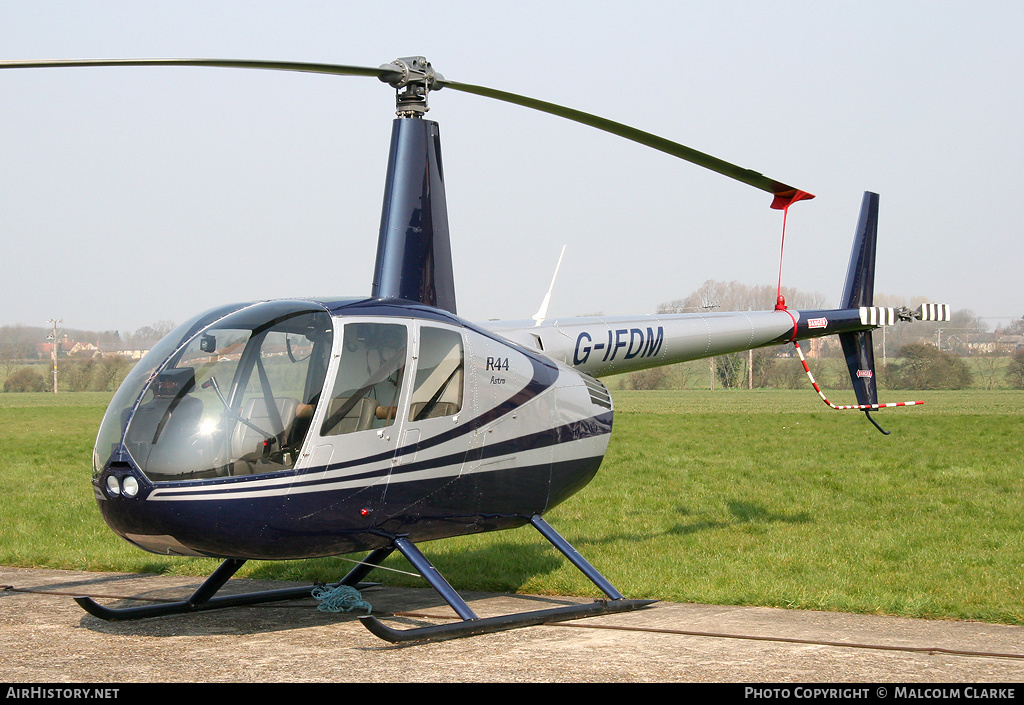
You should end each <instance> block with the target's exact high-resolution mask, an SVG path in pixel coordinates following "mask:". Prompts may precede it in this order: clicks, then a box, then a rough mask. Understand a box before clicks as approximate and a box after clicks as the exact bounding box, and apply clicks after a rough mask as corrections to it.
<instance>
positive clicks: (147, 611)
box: [75, 547, 394, 622]
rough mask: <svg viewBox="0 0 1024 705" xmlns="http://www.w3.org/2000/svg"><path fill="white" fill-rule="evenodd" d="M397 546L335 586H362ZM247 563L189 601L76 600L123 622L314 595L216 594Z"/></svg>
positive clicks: (222, 569) (306, 591)
mask: <svg viewBox="0 0 1024 705" xmlns="http://www.w3.org/2000/svg"><path fill="white" fill-rule="evenodd" d="M393 550H394V549H393V548H391V547H388V548H381V549H378V550H376V551H374V552H373V553H371V554H370V555H369V556H367V557H366V559H365V560H364V561H363V563H361V564H359V565H358V566H356V567H355V568H353V569H352V570H351V571H349V574H348V575H346V576H345V577H344V578H342V579H341V580H340V581H339V582H337V583H334V585H333V586H332V587H337V586H340V585H350V586H353V587H358V586H359V585H360V581H361V580H362V579H363V578H364V577H366V574H367V573H369V572H370V571H371V570H373V569H374V568H376V567H377V565H378V564H379V563H380V562H381V561H383V560H384V559H385V558H387V557H388V556H389V555H390V554H391V552H392V551H393ZM244 564H245V560H243V559H240V558H229V559H227V560H225V561H224V562H223V563H221V564H220V566H219V567H218V568H217V570H215V571H214V572H213V574H212V575H210V577H209V578H207V579H206V581H205V582H204V583H203V584H202V585H200V586H199V588H198V589H196V591H195V592H194V593H192V595H191V596H190V597H189V598H188V599H187V600H182V601H180V602H167V603H164V604H159V605H146V606H144V607H120V608H114V607H104V606H103V605H101V604H99V603H97V602H96V601H95V600H93V599H92V598H91V597H76V598H75V602H77V603H78V604H79V606H80V607H81V608H82V609H84V610H85V611H86V612H88V613H89V614H91V615H92V616H94V617H99V618H100V619H103V620H106V621H108V622H120V621H127V620H132V619H148V618H150V617H164V616H167V615H174V614H188V613H190V612H199V611H203V610H216V609H224V608H225V607H241V606H242V605H255V604H261V603H264V602H281V601H284V600H298V599H301V598H303V597H310V596H311V592H312V589H311V588H310V586H308V585H307V586H303V587H294V588H284V589H281V590H264V591H260V592H248V593H243V594H240V595H221V596H220V597H215V595H216V593H217V591H218V590H220V589H221V588H222V587H224V584H225V583H226V582H227V581H228V580H229V579H230V578H231V576H233V575H234V574H235V573H236V572H238V569H239V568H241V567H242V566H243V565H244Z"/></svg>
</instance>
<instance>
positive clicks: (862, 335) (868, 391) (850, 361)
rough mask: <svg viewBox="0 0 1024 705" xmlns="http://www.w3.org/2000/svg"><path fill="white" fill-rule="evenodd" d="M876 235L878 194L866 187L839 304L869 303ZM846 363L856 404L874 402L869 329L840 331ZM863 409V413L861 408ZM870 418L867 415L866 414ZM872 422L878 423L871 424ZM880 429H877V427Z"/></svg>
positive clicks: (872, 290) (872, 291)
mask: <svg viewBox="0 0 1024 705" xmlns="http://www.w3.org/2000/svg"><path fill="white" fill-rule="evenodd" d="M877 236H878V194H877V193H871V192H870V191H866V192H865V193H864V199H863V200H862V201H861V207H860V218H859V219H858V221H857V232H856V234H855V236H854V239H853V251H852V252H851V253H850V268H849V270H848V271H847V273H846V284H845V285H844V286H843V297H842V302H841V303H840V308H844V309H851V308H860V307H862V306H872V305H873V303H874V298H875V241H876V239H877ZM839 342H840V343H841V344H842V346H843V355H844V356H845V357H846V366H847V368H848V369H849V370H850V380H851V382H852V383H853V390H854V392H855V393H856V394H857V404H858V405H861V406H873V405H877V404H878V387H877V384H876V382H875V352H874V348H873V346H872V342H871V331H858V332H856V333H840V334H839ZM864 413H867V411H865V412H864ZM868 418H869V419H870V418H871V417H870V416H868ZM875 425H876V426H877V425H878V424H875ZM879 430H881V429H879Z"/></svg>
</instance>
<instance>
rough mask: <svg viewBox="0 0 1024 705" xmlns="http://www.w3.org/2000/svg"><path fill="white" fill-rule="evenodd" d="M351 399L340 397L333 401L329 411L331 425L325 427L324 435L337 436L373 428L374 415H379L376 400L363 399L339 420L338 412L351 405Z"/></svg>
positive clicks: (328, 418) (328, 416)
mask: <svg viewBox="0 0 1024 705" xmlns="http://www.w3.org/2000/svg"><path fill="white" fill-rule="evenodd" d="M350 398H351V397H338V398H336V399H332V400H331V405H330V407H328V409H327V422H328V423H329V424H330V425H329V426H325V427H324V429H323V434H322V435H324V436H337V435H340V434H342V433H352V432H353V431H365V430H366V429H368V428H372V427H373V419H374V415H375V414H376V413H377V401H376V400H374V399H367V398H366V397H363V398H362V399H360V400H359V401H358V402H356V403H355V405H353V406H352V408H351V409H349V410H348V411H347V412H346V413H345V415H344V416H342V417H341V418H337V414H338V412H339V411H341V410H342V409H343V408H344V407H345V406H347V405H348V404H349V399H350Z"/></svg>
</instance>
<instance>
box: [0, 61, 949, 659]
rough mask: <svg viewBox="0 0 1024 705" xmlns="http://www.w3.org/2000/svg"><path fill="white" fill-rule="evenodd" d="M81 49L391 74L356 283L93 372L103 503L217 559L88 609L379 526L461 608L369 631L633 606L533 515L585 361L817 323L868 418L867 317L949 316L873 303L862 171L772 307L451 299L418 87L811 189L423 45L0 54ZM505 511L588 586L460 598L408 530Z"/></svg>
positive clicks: (207, 591)
mask: <svg viewBox="0 0 1024 705" xmlns="http://www.w3.org/2000/svg"><path fill="white" fill-rule="evenodd" d="M92 66H203V67H222V68H240V69H265V70H278V71H302V72H314V73H326V74H335V75H342V76H362V77H371V78H377V79H379V80H381V81H382V82H385V83H388V84H390V85H391V86H393V87H394V88H395V89H396V101H397V117H396V118H395V119H394V122H393V128H392V136H391V147H390V156H389V162H388V170H387V180H386V184H385V189H384V203H383V212H382V217H381V224H380V232H379V239H378V245H377V256H376V265H375V269H374V277H373V285H372V290H371V291H370V293H369V295H364V296H358V297H353V298H336V299H317V300H313V299H305V298H302V299H289V300H266V301H251V302H243V303H233V304H229V305H226V306H220V307H218V308H213V309H211V310H209V311H206V312H204V313H201V314H199V315H197V316H195V317H194V318H192V319H191V320H188V321H186V322H185V323H183V324H181V325H180V326H179V327H178V328H176V329H175V330H174V331H172V332H171V333H169V334H168V335H167V336H166V337H165V338H164V339H163V340H161V341H160V342H159V343H158V344H157V345H156V346H155V347H154V348H153V349H152V350H150V351H149V353H148V354H147V355H146V356H145V357H144V358H143V359H142V360H141V361H140V362H139V363H138V364H137V365H136V367H135V368H134V369H133V370H132V372H131V373H130V374H129V375H128V377H127V378H126V379H125V380H124V382H123V384H122V385H121V386H120V388H119V389H118V390H117V392H116V393H115V395H114V397H113V399H112V401H111V403H110V407H109V408H108V410H107V412H106V414H105V416H104V418H103V421H102V424H101V426H100V429H99V432H98V434H97V438H96V446H95V450H94V453H93V476H92V485H93V490H94V493H95V497H96V501H97V504H98V505H99V508H100V511H101V513H102V515H103V518H104V520H105V521H106V523H107V524H108V525H109V526H110V528H111V529H112V530H113V531H114V532H115V533H116V534H117V535H119V536H121V537H122V538H124V539H125V540H127V541H129V542H130V543H132V544H134V545H136V546H138V547H140V548H142V549H145V550H147V551H151V552H154V553H159V554H164V555H181V556H206V557H214V558H219V559H222V561H223V562H222V563H221V564H220V566H219V567H218V568H217V570H216V571H215V572H214V573H213V574H212V575H211V576H210V577H209V578H208V579H207V580H206V581H205V582H204V583H203V584H202V585H201V586H200V587H199V588H198V589H197V590H196V591H195V592H194V593H193V594H192V595H191V596H190V597H189V598H187V599H185V600H182V601H180V602H172V603H165V604H159V605H153V606H141V607H125V608H113V607H108V606H103V605H100V604H98V603H97V602H95V601H94V600H92V599H91V598H88V597H78V598H75V599H76V601H77V602H78V603H79V604H80V605H81V606H82V607H83V608H84V609H85V610H87V611H88V612H89V613H91V614H93V615H95V616H96V617H99V618H101V619H105V620H124V619H139V618H147V617H155V616H161V615H171V614H182V613H188V612H193V611H197V610H208V609H215V608H222V607H230V606H236V605H244V604H255V603H260V602H267V601H275V600H290V599H295V598H299V597H308V596H309V595H310V588H309V587H301V588H296V589H284V590H275V591H264V592H255V593H248V594H243V595H220V596H218V595H217V594H216V593H217V592H218V591H219V590H220V588H222V587H223V586H224V584H225V583H226V582H227V581H228V580H229V579H230V578H231V576H232V575H234V574H235V572H236V571H237V570H238V569H239V568H240V567H241V566H242V565H243V564H244V563H245V562H246V561H247V560H293V559H304V558H315V557H322V556H335V555H343V554H350V553H357V552H368V555H366V556H365V558H363V559H362V560H360V561H359V562H357V564H356V567H355V568H353V569H352V570H351V571H350V572H349V573H348V575H346V576H345V577H344V578H343V579H342V580H341V581H340V582H339V583H338V584H337V585H336V587H354V586H357V585H359V584H360V583H361V581H362V580H363V579H364V578H365V577H366V576H367V575H368V574H369V573H370V572H371V571H372V570H374V569H375V568H377V567H378V566H379V565H380V563H381V562H382V561H383V560H384V559H385V558H386V557H387V556H389V555H390V554H391V553H393V552H394V551H396V550H397V551H399V552H400V553H401V554H402V555H404V556H405V557H406V558H407V559H408V560H409V562H410V563H411V564H412V565H413V566H414V567H415V568H416V569H417V570H418V571H419V572H420V574H422V576H423V577H424V578H425V579H426V580H427V581H428V582H429V583H430V585H431V586H432V587H433V588H435V589H436V590H437V591H438V593H439V594H440V595H441V597H442V598H443V599H444V600H445V601H446V602H447V603H448V604H449V605H451V607H452V608H453V609H454V611H455V612H456V613H457V615H458V616H459V618H460V619H459V620H458V621H455V622H452V623H449V624H443V625H431V626H424V627H419V628H412V629H404V630H400V629H394V628H392V627H389V626H387V625H385V624H384V623H383V622H381V621H380V620H379V619H377V618H376V617H374V616H371V615H366V616H363V617H361V620H362V621H363V623H364V624H365V625H366V627H367V628H368V629H369V630H370V631H371V632H373V633H374V634H376V635H378V636H380V637H381V638H383V639H386V640H388V641H390V642H395V643H397V642H406V641H426V640H438V639H446V638H453V637H459V636H467V635H470V634H480V633H486V632H493V631H498V630H503V629H510V628H515V627H521V626H526V625H531V624H540V623H545V622H552V621H559V620H568V619H575V618H580V617H586V616H591V615H596V614H605V613H612V612H622V611H628V610H634V609H638V608H642V607H645V606H647V605H649V604H651V603H652V602H653V600H630V599H626V598H624V597H623V595H622V594H620V593H619V591H618V590H616V588H615V587H614V586H612V585H611V583H610V582H609V581H608V580H607V579H605V578H604V577H603V576H602V575H601V574H600V573H599V572H598V571H597V570H596V569H595V568H594V567H593V566H592V565H591V564H590V563H588V562H587V561H586V560H585V559H584V558H583V557H582V556H581V555H580V554H579V553H578V552H577V551H576V550H575V549H574V548H573V547H572V546H571V545H570V544H569V543H568V542H567V541H566V540H565V539H564V538H562V537H561V536H560V535H559V534H558V533H557V532H556V531H555V530H554V529H553V528H552V527H551V526H550V525H549V524H548V523H547V521H545V519H544V518H543V515H544V514H545V513H546V512H548V511H549V510H551V509H552V508H553V507H555V506H557V505H558V504H559V503H561V502H563V501H564V500H565V499H566V498H568V497H570V496H571V495H572V494H574V493H575V492H577V491H579V490H580V489H582V488H583V487H584V486H585V485H586V484H587V483H588V482H589V481H590V480H591V479H592V478H593V477H594V474H595V473H596V472H597V470H598V467H599V466H600V464H601V461H602V458H603V457H604V454H605V451H606V449H607V446H608V441H609V434H610V433H611V429H612V417H613V412H614V406H613V401H612V397H611V394H610V393H609V391H608V389H607V388H606V387H605V385H604V384H602V383H601V382H600V381H599V379H598V378H599V377H601V376H604V375H609V374H619V373H623V372H629V371H632V370H639V369H644V368H648V367H653V366H658V365H668V364H672V363H676V362H680V361H685V360H693V359H697V358H704V357H711V356H716V355H721V354H724V353H730V352H736V351H740V350H749V349H753V348H758V347H764V346H772V345H782V344H787V343H796V342H797V341H799V340H804V339H808V338H815V337H820V336H825V335H833V334H838V335H839V337H840V340H841V342H842V347H843V349H844V352H845V355H846V358H847V363H848V366H849V370H850V375H851V378H852V381H853V384H854V388H855V390H856V396H857V404H856V405H853V406H849V407H837V408H854V409H860V410H863V411H864V412H865V414H866V415H867V416H868V418H869V419H870V420H872V422H873V423H874V420H873V419H871V416H870V413H871V412H872V411H874V410H876V409H880V408H883V407H885V406H902V405H904V404H908V403H916V402H902V403H899V404H879V403H878V399H877V393H876V386H875V377H874V360H873V355H872V347H871V330H872V329H874V328H876V327H877V326H879V325H883V324H891V323H894V322H895V321H896V320H897V319H901V320H910V319H914V318H917V319H925V320H947V319H948V315H949V309H948V307H947V306H939V305H926V306H924V307H922V308H921V309H919V310H918V311H914V312H911V311H909V310H906V309H884V308H877V307H874V306H873V302H872V297H873V287H874V257H875V237H876V230H877V218H878V196H877V195H876V194H873V193H866V194H865V196H864V201H863V205H862V210H861V214H860V220H859V223H858V225H857V229H856V233H855V240H854V246H853V252H852V256H851V259H850V265H849V271H848V274H847V279H846V285H845V287H844V289H843V293H842V301H841V304H840V307H839V308H838V309H832V310H813V311H797V310H790V309H788V308H786V306H785V302H784V301H783V300H781V297H780V301H779V303H778V304H777V306H776V307H775V310H770V311H745V312H734V313H728V312H715V313H694V314H672V315H660V314H659V315H644V316H636V317H616V318H607V317H601V318H597V317H590V318H573V319H558V320H551V319H548V318H546V316H545V312H544V311H543V310H542V311H540V312H538V315H537V316H535V318H534V319H533V320H528V321H521V322H488V323H481V324H475V323H471V322H469V321H466V320H463V319H462V318H460V317H459V316H458V315H457V313H456V297H455V280H454V275H453V271H452V259H451V246H450V242H449V233H448V219H447V212H446V203H445V190H444V176H443V171H442V168H441V155H440V138H439V130H438V125H437V123H436V122H433V121H429V120H426V119H425V118H424V114H425V113H426V111H427V99H428V95H429V93H430V92H431V91H436V90H439V89H442V88H447V89H450V90H456V91H463V92H466V93H473V94H476V95H479V96H483V97H488V98H492V99H497V100H501V101H506V102H509V103H514V104H518V105H521V106H524V107H527V108H531V109H535V110H540V111H543V112H547V113H550V114H553V115H556V116H560V117H563V118H567V119H570V120H574V121H576V122H579V123H582V124H585V125H589V126H591V127H595V128H598V129H601V130H605V131H607V132H610V133H613V134H616V135H619V136H621V137H625V138H627V139H630V140H633V141H635V142H638V143H640V144H642V145H646V146H648V147H652V148H654V149H657V150H660V151H662V152H665V153H668V154H670V155H672V156H675V157H678V158H681V159H684V160H686V161H689V162H692V163H694V164H697V165H699V166H702V167H705V168H707V169H710V170H712V171H715V172H718V173H720V174H722V175H725V176H728V177H730V178H733V179H736V180H738V181H741V182H743V183H746V184H748V185H751V186H753V187H755V188H758V189H761V190H763V191H766V192H768V193H770V194H772V196H773V203H772V207H773V208H776V209H786V208H788V207H789V205H790V204H792V203H794V202H796V201H799V200H804V199H808V198H813V196H812V195H811V194H808V193H806V192H803V191H800V190H798V189H795V188H793V187H791V186H787V185H785V184H783V183H781V182H778V181H775V180H773V179H769V178H767V177H765V176H763V175H761V174H759V173H757V172H754V171H750V170H747V169H743V168H740V167H737V166H735V165H732V164H729V163H727V162H724V161H721V160H719V159H716V158H714V157H711V156H709V155H706V154H703V153H701V152H697V151H695V150H692V149H690V148H688V147H684V146H682V145H680V144H676V143H674V142H671V141H669V140H666V139H663V138H661V137H657V136H655V135H651V134H649V133H646V132H641V131H639V130H636V129H634V128H631V127H628V126H625V125H622V124H619V123H615V122H612V121H610V120H606V119H604V118H600V117H597V116H594V115H590V114H587V113H583V112H580V111H578V110H574V109H571V108H566V107H563V106H558V105H554V104H552V103H547V102H543V101H538V100H534V99H531V98H527V97H524V96H520V95H515V94H512V93H507V92H504V91H499V90H495V89H491V88H485V87H482V86H476V85H470V84H464V83H457V82H454V81H449V80H447V79H445V78H444V77H443V76H441V75H440V74H438V73H436V72H435V71H434V70H433V68H432V67H431V66H430V64H429V63H428V62H427V61H426V60H425V59H423V58H422V57H411V58H404V59H398V60H395V61H393V62H390V63H387V64H384V65H383V66H380V67H378V68H366V67H358V66H343V65H333V64H310V63H291V62H271V61H234V60H211V59H139V60H134V59H131V60H119V59H103V60H57V61H6V62H0V69H28V68H56V67H79V68H82V67H92ZM797 349H798V350H799V348H797ZM801 358H802V354H801ZM804 366H805V368H806V362H805V363H804ZM808 373H809V370H808ZM811 381H812V383H813V377H812V378H811ZM814 386H815V389H818V388H817V385H816V384H815V385H814ZM818 392H819V394H821V392H820V389H818ZM821 396H822V399H824V400H825V401H826V403H829V405H830V406H835V405H834V404H831V403H830V402H828V400H827V399H825V397H824V395H823V394H822V395H821ZM875 425H876V426H877V423H876V424H875ZM879 430H881V429H880V428H879ZM526 524H530V525H532V526H533V527H535V528H536V529H537V530H538V531H539V532H540V534H541V535H542V536H544V538H546V539H547V540H548V541H550V542H551V543H552V544H553V545H554V546H555V547H557V548H558V550H560V551H561V552H562V553H563V554H564V555H565V556H566V558H567V559H568V560H569V561H571V562H572V563H573V565H575V566H576V567H577V568H578V569H579V570H581V571H582V572H583V573H584V574H585V575H586V576H587V577H588V578H589V579H590V580H591V581H593V583H594V584H595V585H596V586H597V587H598V588H599V589H600V590H601V591H602V592H603V593H604V594H605V596H606V598H607V599H602V600H599V601H595V602H594V603H592V604H582V605H572V606H567V607H556V608H551V609H546V610H540V611H536V612H529V613H521V614H510V615H504V616H499V617H487V618H480V617H478V616H477V615H476V614H475V613H474V612H473V610H472V609H471V608H470V606H469V605H468V604H467V603H466V601H465V600H464V599H463V598H462V597H461V596H460V595H459V594H458V593H457V592H456V591H455V590H454V589H453V588H452V586H451V585H450V584H449V583H448V582H447V581H446V580H445V578H444V577H443V576H442V575H441V574H440V573H439V572H438V571H437V570H436V569H435V568H434V567H433V565H431V564H430V562H429V561H428V560H427V559H426V557H425V556H424V555H423V554H422V553H421V551H420V550H419V548H418V547H417V544H418V543H421V542H424V541H432V540H437V539H444V538H449V537H455V536H462V535H467V534H473V533H479V532H486V531H498V530H504V529H511V528H516V527H520V526H524V525H526Z"/></svg>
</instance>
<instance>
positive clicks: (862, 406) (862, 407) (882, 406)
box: [793, 340, 924, 411]
mask: <svg viewBox="0 0 1024 705" xmlns="http://www.w3.org/2000/svg"><path fill="white" fill-rule="evenodd" d="M793 347H795V348H796V352H797V354H798V355H799V356H800V364H801V365H803V366H804V372H806V373H807V378H808V379H809V380H811V384H812V385H813V386H814V391H816V392H817V393H818V396H819V397H821V400H822V401H823V402H825V403H826V404H828V405H829V406H831V407H832V408H833V409H859V410H861V411H871V410H872V409H888V408H890V407H893V406H916V405H918V404H924V402H923V401H899V402H894V403H891V404H849V405H846V406H839V405H836V404H833V403H832V402H830V401H829V400H828V399H827V398H826V397H825V394H824V392H822V391H821V387H819V386H818V383H817V382H815V381H814V375H812V374H811V368H810V367H808V366H807V360H805V359H804V351H803V350H801V349H800V344H799V343H797V342H796V341H795V340H794V341H793Z"/></svg>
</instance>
